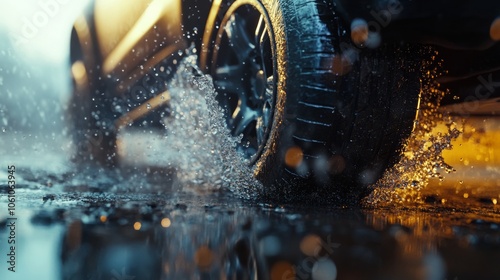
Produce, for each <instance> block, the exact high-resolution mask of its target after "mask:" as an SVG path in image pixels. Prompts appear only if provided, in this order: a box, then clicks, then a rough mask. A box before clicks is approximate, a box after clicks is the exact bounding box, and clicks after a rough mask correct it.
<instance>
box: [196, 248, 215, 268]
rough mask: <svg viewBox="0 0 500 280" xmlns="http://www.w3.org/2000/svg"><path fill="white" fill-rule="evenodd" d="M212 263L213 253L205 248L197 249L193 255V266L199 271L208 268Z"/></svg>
mask: <svg viewBox="0 0 500 280" xmlns="http://www.w3.org/2000/svg"><path fill="white" fill-rule="evenodd" d="M213 261H214V253H213V252H212V250H210V248H208V247H207V246H201V247H200V248H198V250H197V251H196V253H195V255H194V262H195V264H196V265H197V266H198V267H199V268H201V269H207V268H209V267H210V266H211V265H212V263H213Z"/></svg>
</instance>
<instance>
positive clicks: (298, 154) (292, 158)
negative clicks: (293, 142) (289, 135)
mask: <svg viewBox="0 0 500 280" xmlns="http://www.w3.org/2000/svg"><path fill="white" fill-rule="evenodd" d="M303 156H304V155H303V154H302V149H300V148H299V147H296V146H294V147H291V148H289V149H288V150H287V151H286V154H285V164H286V165H287V166H288V167H292V168H297V167H298V166H299V165H300V164H301V163H302V159H303Z"/></svg>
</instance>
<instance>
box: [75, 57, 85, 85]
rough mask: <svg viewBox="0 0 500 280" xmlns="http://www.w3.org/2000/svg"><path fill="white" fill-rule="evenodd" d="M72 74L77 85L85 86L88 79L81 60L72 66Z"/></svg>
mask: <svg viewBox="0 0 500 280" xmlns="http://www.w3.org/2000/svg"><path fill="white" fill-rule="evenodd" d="M71 73H72V74H73V78H74V79H75V82H76V83H77V84H83V83H84V82H85V80H84V79H85V78H86V74H87V72H86V70H85V65H84V64H83V62H82V61H81V60H78V61H75V63H73V65H71Z"/></svg>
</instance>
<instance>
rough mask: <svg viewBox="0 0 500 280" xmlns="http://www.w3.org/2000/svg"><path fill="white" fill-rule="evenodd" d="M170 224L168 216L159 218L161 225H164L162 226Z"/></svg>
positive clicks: (166, 226) (165, 226)
mask: <svg viewBox="0 0 500 280" xmlns="http://www.w3.org/2000/svg"><path fill="white" fill-rule="evenodd" d="M171 224H172V222H171V221H170V219H169V218H163V219H162V220H161V226H162V227H164V228H168V227H170V225H171Z"/></svg>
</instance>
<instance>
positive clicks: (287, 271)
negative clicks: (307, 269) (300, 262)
mask: <svg viewBox="0 0 500 280" xmlns="http://www.w3.org/2000/svg"><path fill="white" fill-rule="evenodd" d="M270 278H271V280H282V279H295V269H294V267H293V266H292V265H291V264H290V263H289V262H286V261H279V262H277V263H275V264H274V265H273V267H272V268H271V275H270Z"/></svg>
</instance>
